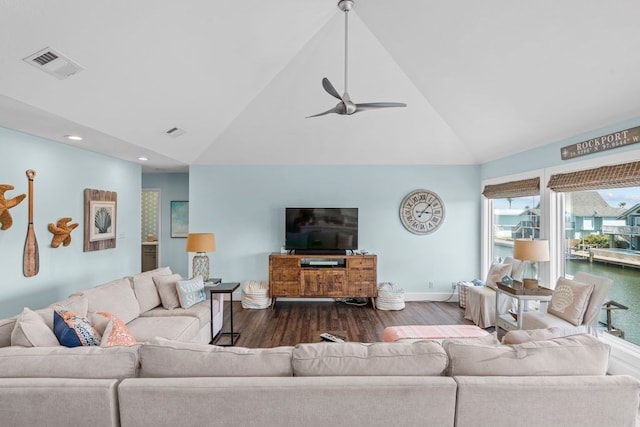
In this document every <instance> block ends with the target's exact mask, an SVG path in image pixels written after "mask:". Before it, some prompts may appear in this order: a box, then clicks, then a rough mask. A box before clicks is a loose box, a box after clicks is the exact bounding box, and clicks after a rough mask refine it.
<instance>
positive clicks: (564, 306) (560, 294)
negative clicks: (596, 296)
mask: <svg viewBox="0 0 640 427" xmlns="http://www.w3.org/2000/svg"><path fill="white" fill-rule="evenodd" d="M591 292H593V283H581V282H576V281H575V280H570V279H565V278H564V277H560V278H559V279H558V281H557V282H556V287H555V289H554V290H553V295H552V296H551V301H550V302H549V308H548V309H547V312H548V313H550V314H553V315H554V316H557V317H559V318H561V319H564V320H566V321H567V322H569V323H571V324H573V325H575V326H578V325H579V324H581V323H582V319H583V318H584V313H585V311H586V310H587V305H588V304H589V297H590V296H591Z"/></svg>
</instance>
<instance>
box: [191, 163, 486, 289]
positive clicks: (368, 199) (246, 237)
mask: <svg viewBox="0 0 640 427" xmlns="http://www.w3.org/2000/svg"><path fill="white" fill-rule="evenodd" d="M189 182H190V185H189V187H190V190H189V200H190V206H189V223H190V225H189V228H190V232H214V233H215V234H216V247H217V249H216V252H214V253H211V254H209V256H210V258H211V266H212V267H211V276H213V277H222V278H223V280H224V281H240V282H242V281H245V280H249V279H257V280H267V279H268V255H269V253H271V252H277V251H279V249H280V246H281V245H282V244H283V243H284V209H285V207H294V206H295V207H300V206H312V207H357V208H358V209H359V246H360V249H366V250H368V251H370V252H373V253H375V254H377V255H378V281H379V282H383V281H390V282H395V283H398V284H399V285H400V286H402V287H403V288H404V289H405V291H406V292H407V293H417V294H424V297H425V298H429V296H427V295H426V294H428V293H431V298H433V297H434V294H436V295H435V297H436V298H437V297H439V295H438V294H442V295H445V296H446V295H448V294H450V293H451V282H452V281H458V280H471V279H473V278H475V277H477V275H478V273H479V259H480V256H479V247H480V225H479V224H480V187H479V166H199V165H196V166H191V169H190V177H189ZM420 188H425V189H429V190H432V191H434V192H436V193H437V194H438V195H439V196H440V197H441V198H442V199H443V201H444V203H445V205H446V218H445V221H444V224H443V225H442V227H441V228H440V229H439V230H438V231H436V232H435V233H433V234H431V235H426V236H417V235H414V234H411V233H409V232H408V231H406V230H405V229H404V228H403V226H402V224H401V222H400V218H399V206H400V202H401V201H402V198H403V197H404V196H405V195H406V194H407V193H409V192H411V191H413V190H416V189H420ZM429 282H431V283H432V284H433V286H432V287H431V288H430V287H429Z"/></svg>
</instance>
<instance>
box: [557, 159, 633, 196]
mask: <svg viewBox="0 0 640 427" xmlns="http://www.w3.org/2000/svg"><path fill="white" fill-rule="evenodd" d="M637 186H640V162H631V163H623V164H621V165H613V166H602V167H599V168H595V169H587V170H583V171H577V172H570V173H561V174H556V175H551V178H550V179H549V183H548V184H547V187H549V188H550V189H552V190H553V191H556V192H566V191H585V190H602V189H604V188H622V187H637Z"/></svg>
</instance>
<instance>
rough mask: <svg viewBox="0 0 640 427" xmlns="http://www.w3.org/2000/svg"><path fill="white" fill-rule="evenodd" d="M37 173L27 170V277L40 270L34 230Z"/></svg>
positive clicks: (25, 249) (25, 259) (25, 266)
mask: <svg viewBox="0 0 640 427" xmlns="http://www.w3.org/2000/svg"><path fill="white" fill-rule="evenodd" d="M35 176H36V171H34V170H33V169H29V170H27V178H28V179H29V226H28V228H27V240H26V241H25V242H24V256H23V265H22V272H23V273H24V275H25V277H32V276H35V275H36V274H38V270H39V268H40V255H39V254H38V241H37V240H36V232H35V230H34V229H33V178H35Z"/></svg>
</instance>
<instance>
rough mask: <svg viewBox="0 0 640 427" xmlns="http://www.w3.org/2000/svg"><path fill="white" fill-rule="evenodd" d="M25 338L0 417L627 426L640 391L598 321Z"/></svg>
mask: <svg viewBox="0 0 640 427" xmlns="http://www.w3.org/2000/svg"><path fill="white" fill-rule="evenodd" d="M22 350H23V351H21V352H11V351H6V349H0V420H2V421H1V423H2V425H7V426H14V425H25V426H36V425H47V426H52V427H55V426H65V427H66V426H69V425H90V426H92V427H97V426H125V427H129V426H131V427H133V426H135V427H140V426H154V427H156V426H175V425H211V426H217V425H219V426H231V425H239V426H240V425H241V426H271V425H279V426H300V425H304V426H307V427H312V426H326V425H332V426H360V425H362V426H365V425H366V426H389V425H401V426H405V425H406V426H417V425H430V426H457V427H466V426H473V427H482V426H497V425H505V426H506V425H508V426H560V425H562V426H569V427H571V426H576V427H577V426H580V427H584V426H601V425H602V426H604V425H612V426H616V427H623V426H629V427H632V426H634V425H635V419H636V413H637V410H638V404H639V397H638V396H639V391H640V382H639V381H638V380H636V379H634V378H632V377H629V376H624V375H606V370H607V363H608V357H609V347H608V346H607V345H606V344H604V343H602V342H601V341H600V340H598V339H597V338H594V337H592V336H590V335H574V336H570V337H560V338H554V339H550V340H543V341H533V342H525V343H521V344H514V345H504V344H500V343H498V342H497V341H496V340H495V339H494V338H493V336H489V337H483V338H473V339H466V340H445V341H443V342H442V343H439V342H434V341H418V342H414V343H373V344H364V343H301V344H298V345H297V346H295V347H275V348H262V349H248V348H242V347H218V346H212V345H204V344H197V343H186V342H180V341H175V340H166V339H163V338H154V339H151V340H149V341H147V342H145V343H142V344H137V345H133V346H128V347H111V348H100V347H76V348H64V349H61V348H39V347H36V348H25V349H22Z"/></svg>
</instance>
